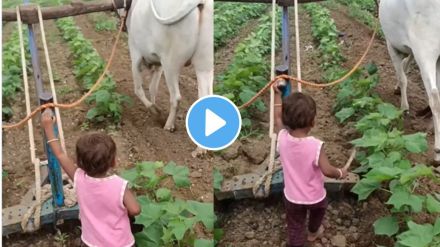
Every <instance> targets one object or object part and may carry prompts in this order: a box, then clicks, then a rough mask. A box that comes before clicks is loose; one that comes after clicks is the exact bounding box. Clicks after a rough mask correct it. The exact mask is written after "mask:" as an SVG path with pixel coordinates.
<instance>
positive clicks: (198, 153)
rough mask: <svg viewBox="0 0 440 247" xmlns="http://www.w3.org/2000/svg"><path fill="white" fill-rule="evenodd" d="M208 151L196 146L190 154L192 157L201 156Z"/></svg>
mask: <svg viewBox="0 0 440 247" xmlns="http://www.w3.org/2000/svg"><path fill="white" fill-rule="evenodd" d="M207 153H208V150H206V149H203V148H201V147H197V148H196V150H194V151H192V152H191V156H192V157H193V158H197V157H202V156H204V155H206V154H207Z"/></svg>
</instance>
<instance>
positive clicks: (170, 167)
mask: <svg viewBox="0 0 440 247" xmlns="http://www.w3.org/2000/svg"><path fill="white" fill-rule="evenodd" d="M163 172H164V173H165V174H168V175H171V176H173V180H174V183H175V184H176V186H177V187H189V186H190V185H191V182H190V180H189V177H188V176H189V169H188V167H186V166H178V165H176V163H174V162H172V161H171V162H169V163H168V164H167V165H166V166H165V167H164V168H163Z"/></svg>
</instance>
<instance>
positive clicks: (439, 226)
mask: <svg viewBox="0 0 440 247" xmlns="http://www.w3.org/2000/svg"><path fill="white" fill-rule="evenodd" d="M432 232H433V234H434V235H439V234H440V217H437V220H436V221H435V223H434V229H433V230H432Z"/></svg>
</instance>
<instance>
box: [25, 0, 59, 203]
mask: <svg viewBox="0 0 440 247" xmlns="http://www.w3.org/2000/svg"><path fill="white" fill-rule="evenodd" d="M24 3H25V4H28V3H29V0H24ZM28 32H29V49H30V53H31V58H32V68H33V72H34V79H35V88H36V89H37V92H36V93H37V99H38V104H44V103H48V102H51V101H52V95H51V94H50V93H47V92H45V91H44V87H43V81H42V77H41V70H40V61H39V54H38V50H37V45H36V42H35V32H34V30H33V25H32V24H28ZM54 131H55V135H56V136H58V128H57V125H54ZM43 137H44V138H43V140H44V143H45V145H44V146H45V151H46V155H47V159H48V168H49V181H50V184H51V187H52V195H53V198H54V202H55V205H56V206H58V207H59V206H62V205H63V204H64V194H63V181H62V177H61V169H60V165H59V163H58V160H57V159H56V158H55V156H54V155H53V153H52V150H51V148H50V147H49V145H48V144H47V138H46V135H45V134H44V132H43Z"/></svg>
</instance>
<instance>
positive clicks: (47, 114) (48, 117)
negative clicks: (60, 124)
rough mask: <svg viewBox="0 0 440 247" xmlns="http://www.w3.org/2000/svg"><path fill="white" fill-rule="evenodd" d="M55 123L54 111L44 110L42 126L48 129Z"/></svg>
mask: <svg viewBox="0 0 440 247" xmlns="http://www.w3.org/2000/svg"><path fill="white" fill-rule="evenodd" d="M54 121H55V118H54V117H53V114H52V110H51V109H46V110H44V112H43V114H41V125H42V126H43V128H45V129H47V128H49V127H52V125H53V123H54Z"/></svg>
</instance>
